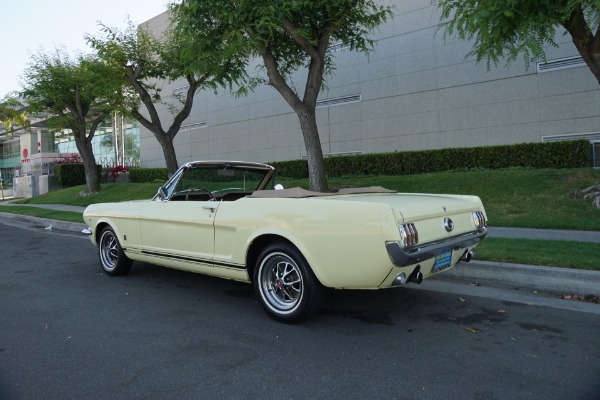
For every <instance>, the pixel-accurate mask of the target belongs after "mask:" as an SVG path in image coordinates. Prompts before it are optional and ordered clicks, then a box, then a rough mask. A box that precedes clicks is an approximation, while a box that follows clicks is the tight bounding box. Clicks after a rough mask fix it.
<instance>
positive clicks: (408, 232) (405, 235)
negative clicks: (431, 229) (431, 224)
mask: <svg viewBox="0 0 600 400" xmlns="http://www.w3.org/2000/svg"><path fill="white" fill-rule="evenodd" d="M398 229H399V230H400V241H401V243H400V244H401V245H402V247H410V246H414V245H416V244H417V243H419V233H418V232H417V228H416V227H415V224H402V225H398Z"/></svg>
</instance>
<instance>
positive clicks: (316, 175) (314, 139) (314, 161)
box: [297, 110, 329, 192]
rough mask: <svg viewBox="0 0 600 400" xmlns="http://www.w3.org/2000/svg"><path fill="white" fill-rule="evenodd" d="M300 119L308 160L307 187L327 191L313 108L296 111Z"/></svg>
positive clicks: (317, 190)
mask: <svg viewBox="0 0 600 400" xmlns="http://www.w3.org/2000/svg"><path fill="white" fill-rule="evenodd" d="M297 114H298V119H299V120H300V128H301V129H302V136H303V137H304V146H305V147H306V158H307V160H308V176H309V180H308V187H309V189H310V190H314V191H316V192H327V191H328V189H329V188H328V187H327V176H326V175H325V162H324V160H323V150H322V148H321V140H320V139H319V129H318V128H317V118H316V114H315V110H306V111H304V112H297Z"/></svg>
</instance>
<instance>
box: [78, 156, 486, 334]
mask: <svg viewBox="0 0 600 400" xmlns="http://www.w3.org/2000/svg"><path fill="white" fill-rule="evenodd" d="M274 180H275V170H274V168H273V167H271V166H269V165H265V164H259V163H250V162H233V161H232V162H228V161H202V162H190V163H187V164H185V165H183V166H182V167H181V168H179V170H178V171H177V173H175V174H174V175H173V176H172V177H171V179H169V181H168V182H167V183H166V184H165V185H164V186H162V187H160V188H159V189H158V193H157V194H156V196H154V198H153V199H151V200H145V201H131V202H124V203H104V204H93V205H90V206H89V207H87V208H86V210H85V212H84V214H83V217H84V221H85V222H86V224H87V225H88V226H89V228H88V229H85V230H84V233H86V234H88V235H89V237H90V239H91V241H92V243H94V244H95V245H97V246H98V249H99V255H100V265H101V266H102V269H103V270H104V272H106V273H107V274H109V275H122V274H125V273H127V272H128V271H129V269H130V268H131V265H132V262H133V261H143V262H148V263H154V264H159V265H163V266H166V267H171V268H178V269H182V270H187V271H192V272H199V273H204V274H209V275H215V276H219V277H223V278H229V279H235V280H240V281H246V282H251V283H252V284H253V285H254V287H255V290H256V293H257V297H258V299H259V301H260V303H261V305H262V307H263V308H264V310H265V311H266V312H267V313H268V314H269V315H270V316H271V317H272V318H274V319H276V320H278V321H282V322H290V323H291V322H297V321H300V320H301V319H303V318H305V317H307V316H309V315H310V314H312V313H314V312H316V311H317V310H318V309H319V308H320V306H321V302H322V299H323V291H324V288H323V287H330V288H340V289H378V288H390V287H394V286H400V285H404V284H406V283H407V282H415V283H421V281H422V280H423V279H424V278H428V277H430V276H432V275H434V274H437V273H439V272H441V271H444V270H446V269H448V268H451V267H453V266H454V265H455V264H457V263H458V262H459V261H469V260H470V259H471V257H472V255H473V252H472V251H473V248H474V247H475V246H476V245H477V244H478V243H479V242H480V241H481V240H482V239H483V238H484V237H485V235H486V233H487V217H486V214H485V211H484V208H483V205H482V204H481V201H480V199H479V198H478V197H476V196H454V195H453V196H451V195H431V194H400V193H395V192H394V191H391V190H387V189H384V188H381V187H368V188H354V189H340V190H339V191H338V192H336V193H318V192H311V191H307V190H304V189H301V188H292V189H283V188H281V185H275V182H274Z"/></svg>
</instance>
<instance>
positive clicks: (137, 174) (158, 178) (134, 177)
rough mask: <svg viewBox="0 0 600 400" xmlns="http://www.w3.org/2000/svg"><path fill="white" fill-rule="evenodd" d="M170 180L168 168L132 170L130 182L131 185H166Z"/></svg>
mask: <svg viewBox="0 0 600 400" xmlns="http://www.w3.org/2000/svg"><path fill="white" fill-rule="evenodd" d="M167 179H169V173H168V171H167V169H166V168H130V169H129V182H131V183H164V182H166V181H167Z"/></svg>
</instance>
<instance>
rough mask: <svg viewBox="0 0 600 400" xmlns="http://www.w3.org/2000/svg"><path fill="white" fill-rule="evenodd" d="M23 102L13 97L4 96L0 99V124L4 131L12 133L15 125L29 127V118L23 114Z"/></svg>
mask: <svg viewBox="0 0 600 400" xmlns="http://www.w3.org/2000/svg"><path fill="white" fill-rule="evenodd" d="M24 108H25V107H24V106H23V104H22V103H21V102H20V101H19V100H17V99H16V98H14V97H10V96H5V97H4V98H3V99H2V100H0V125H2V126H3V127H4V129H5V130H6V133H13V132H14V127H15V125H17V126H22V127H24V128H27V127H29V125H30V124H29V120H28V119H27V115H26V114H25V111H23V110H24Z"/></svg>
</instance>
